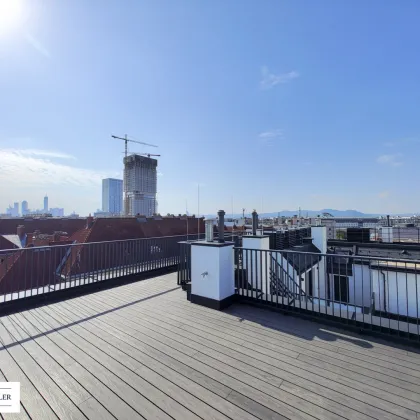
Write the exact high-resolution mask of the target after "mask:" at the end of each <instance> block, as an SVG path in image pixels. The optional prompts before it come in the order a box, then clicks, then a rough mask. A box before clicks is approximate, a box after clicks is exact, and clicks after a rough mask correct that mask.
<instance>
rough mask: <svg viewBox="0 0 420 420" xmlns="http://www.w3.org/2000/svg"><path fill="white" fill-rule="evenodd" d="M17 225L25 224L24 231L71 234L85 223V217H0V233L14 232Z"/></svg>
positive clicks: (8, 233)
mask: <svg viewBox="0 0 420 420" xmlns="http://www.w3.org/2000/svg"><path fill="white" fill-rule="evenodd" d="M19 225H24V226H25V232H35V231H36V230H39V231H41V232H42V233H48V234H53V233H54V232H57V231H60V232H67V233H68V234H69V235H72V234H73V233H74V232H76V231H78V230H79V229H82V228H83V227H84V226H85V225H86V219H67V218H43V219H37V218H24V217H19V218H12V219H0V235H10V234H16V232H17V227H18V226H19Z"/></svg>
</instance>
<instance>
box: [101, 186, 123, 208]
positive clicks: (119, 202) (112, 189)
mask: <svg viewBox="0 0 420 420" xmlns="http://www.w3.org/2000/svg"><path fill="white" fill-rule="evenodd" d="M102 210H103V211H104V212H106V213H110V214H115V215H120V214H121V213H122V210H123V181H122V179H114V178H106V179H103V180H102Z"/></svg>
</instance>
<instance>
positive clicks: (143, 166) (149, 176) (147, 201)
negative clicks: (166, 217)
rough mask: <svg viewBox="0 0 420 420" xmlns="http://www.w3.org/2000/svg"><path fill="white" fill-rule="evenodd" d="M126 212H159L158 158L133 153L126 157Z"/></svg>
mask: <svg viewBox="0 0 420 420" xmlns="http://www.w3.org/2000/svg"><path fill="white" fill-rule="evenodd" d="M124 192H125V198H124V213H125V215H127V216H135V215H137V214H142V215H145V216H152V215H153V214H155V213H157V201H156V192H157V160H156V159H152V158H150V157H146V156H140V155H137V154H133V155H130V156H127V157H125V158H124Z"/></svg>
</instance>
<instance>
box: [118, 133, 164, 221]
mask: <svg viewBox="0 0 420 420" xmlns="http://www.w3.org/2000/svg"><path fill="white" fill-rule="evenodd" d="M111 137H112V138H113V139H118V140H123V141H124V142H125V149H124V155H125V157H127V155H128V142H129V141H131V142H132V143H138V144H142V145H144V146H151V147H158V146H156V145H155V144H149V143H144V142H143V141H137V140H131V139H129V138H127V134H126V135H125V136H124V137H118V136H114V135H112V136H111ZM128 205H129V203H128V194H127V180H126V178H125V170H124V214H125V215H126V216H128V214H129V209H128Z"/></svg>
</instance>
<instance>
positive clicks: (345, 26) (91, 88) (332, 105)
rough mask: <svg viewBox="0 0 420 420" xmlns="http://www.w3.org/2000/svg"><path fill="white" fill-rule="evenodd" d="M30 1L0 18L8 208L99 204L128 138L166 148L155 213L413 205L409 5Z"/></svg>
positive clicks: (414, 65)
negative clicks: (1, 24)
mask: <svg viewBox="0 0 420 420" xmlns="http://www.w3.org/2000/svg"><path fill="white" fill-rule="evenodd" d="M21 3H22V5H23V6H22V9H23V10H25V14H24V16H23V17H22V19H21V21H20V22H17V23H16V25H14V26H13V27H10V28H8V30H7V32H5V31H0V53H1V54H2V57H4V59H5V60H7V63H8V66H3V67H2V68H0V89H1V91H2V98H3V99H4V100H3V101H2V102H1V103H0V112H1V115H2V117H3V118H2V121H3V123H2V127H1V128H0V168H1V171H0V182H1V184H2V194H1V197H0V207H1V208H3V209H4V208H6V207H7V206H8V205H9V204H10V205H12V204H13V200H15V198H16V197H24V198H25V200H27V201H28V202H29V203H35V202H38V201H37V200H38V198H37V197H42V196H43V194H45V191H48V192H49V195H50V196H51V197H54V200H55V202H57V203H60V205H61V206H63V207H64V208H66V209H69V212H71V211H76V212H77V213H79V214H80V215H87V214H89V213H93V211H94V210H95V209H97V208H100V207H101V182H102V179H104V178H122V177H123V151H124V148H123V144H122V142H120V141H116V140H114V139H112V138H111V134H116V135H120V136H123V135H125V133H127V134H128V136H129V137H131V138H133V139H135V140H138V141H144V142H146V143H152V144H156V145H158V146H159V147H158V148H155V149H151V148H149V147H148V146H141V145H135V144H133V145H130V146H129V152H131V153H133V152H138V153H147V152H156V153H159V154H161V157H159V172H158V197H159V210H158V211H159V212H160V213H162V214H166V213H175V214H178V213H185V211H186V207H188V211H189V213H190V214H214V213H215V212H216V211H217V209H219V208H224V209H226V211H227V213H231V212H232V211H233V212H234V213H240V212H241V208H243V207H245V208H248V209H252V208H256V209H257V210H258V211H259V212H260V213H266V212H272V211H279V209H293V208H298V207H299V206H301V207H302V208H312V209H318V208H319V209H322V208H339V209H357V210H359V211H362V212H365V213H390V214H396V213H417V212H419V211H420V205H419V202H418V199H417V197H416V194H413V193H412V188H411V186H410V184H411V183H412V182H413V181H412V180H414V179H416V177H418V176H419V175H420V168H419V167H418V164H417V154H418V152H420V121H419V119H418V116H417V102H418V97H419V96H420V86H419V84H418V83H417V79H418V74H419V71H420V59H419V58H418V56H417V54H416V53H415V52H416V50H417V44H418V42H419V41H420V29H419V28H418V25H417V21H416V16H418V13H419V12H420V4H419V3H418V2H417V1H414V0H407V1H406V2H404V7H398V5H397V4H392V3H387V4H386V5H384V4H383V2H381V1H379V0H372V1H371V2H365V3H360V4H359V5H358V7H357V8H354V7H353V6H352V4H351V3H344V2H336V1H333V0H319V1H317V2H313V3H308V2H307V1H304V0H285V1H284V2H278V1H276V0H267V1H266V2H265V3H264V7H261V5H259V4H257V3H247V4H242V3H240V2H237V1H233V2H230V3H228V4H227V3H226V2H222V1H221V0H216V1H214V2H211V3H204V4H200V5H199V4H195V3H193V2H189V1H187V0H179V1H178V2H176V3H173V2H170V1H169V0H161V1H159V2H158V3H156V4H155V3H146V2H141V1H140V2H139V1H135V0H127V1H126V2H124V7H121V5H119V4H118V3H112V2H110V3H109V4H107V5H106V7H99V6H98V4H95V2H92V3H91V2H82V3H80V4H75V3H74V2H72V1H70V0H62V1H60V2H52V1H50V2H49V3H48V4H49V7H48V13H47V11H46V8H45V7H42V3H43V2H42V1H41V0H30V1H29V0H21ZM325 11H328V13H325ZM75 21H77V22H79V25H78V31H77V33H75V31H74V25H73V24H72V22H75ZM372 21H374V22H375V30H372V24H371V22H372ZM169 22H170V25H171V30H170V31H168V30H167V27H168V23H169ZM215 25H216V27H217V31H215V30H214V28H215ZM121 62H124V63H125V65H124V66H116V65H115V63H121ZM139 98H141V100H140V99H139ZM16 110H17V111H16ZM198 185H199V186H200V204H198V194H197V188H198ZM186 203H188V205H186ZM38 206H39V207H40V208H43V206H42V204H40V205H37V207H38ZM198 207H200V209H198ZM232 208H233V210H232Z"/></svg>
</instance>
